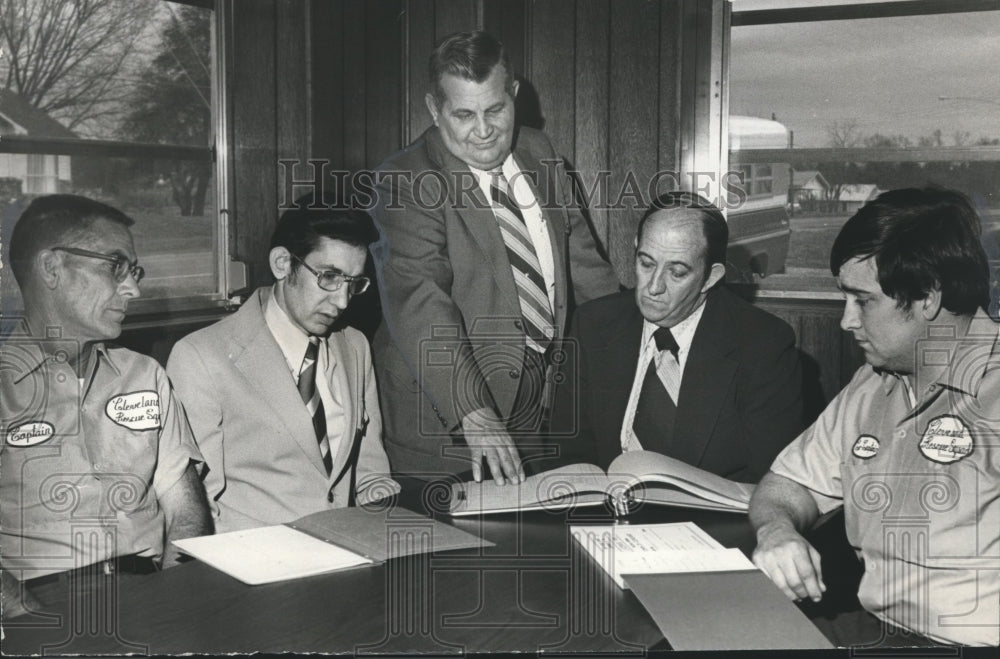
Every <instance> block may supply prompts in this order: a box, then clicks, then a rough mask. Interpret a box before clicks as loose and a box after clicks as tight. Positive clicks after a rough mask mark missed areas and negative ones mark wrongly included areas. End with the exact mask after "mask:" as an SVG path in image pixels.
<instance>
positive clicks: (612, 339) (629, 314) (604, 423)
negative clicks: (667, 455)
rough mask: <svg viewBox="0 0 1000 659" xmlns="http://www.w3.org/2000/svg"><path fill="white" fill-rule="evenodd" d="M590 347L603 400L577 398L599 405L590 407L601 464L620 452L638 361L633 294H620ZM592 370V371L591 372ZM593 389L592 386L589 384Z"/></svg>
mask: <svg viewBox="0 0 1000 659" xmlns="http://www.w3.org/2000/svg"><path fill="white" fill-rule="evenodd" d="M601 330H602V331H601V333H600V334H599V335H598V336H597V340H596V342H595V347H594V350H593V356H592V360H593V362H592V363H593V364H599V365H601V366H602V368H601V369H600V371H599V372H600V373H601V375H602V376H603V377H604V379H605V381H604V382H603V383H596V384H598V385H599V388H597V389H596V390H597V391H600V396H601V398H602V399H603V400H600V401H591V400H584V401H580V402H581V404H583V405H591V404H598V403H599V405H600V409H595V410H592V413H593V414H592V417H591V418H592V419H593V420H594V425H595V430H596V433H595V436H596V441H597V446H598V456H599V458H600V464H604V465H606V464H609V463H610V462H611V461H612V460H614V458H615V456H617V455H619V454H620V453H621V451H622V447H621V426H622V421H623V419H624V418H625V409H626V408H627V407H628V398H629V394H631V393H632V380H633V378H634V377H635V369H636V364H638V362H639V342H640V341H641V340H642V315H641V314H640V313H639V309H638V307H636V305H635V301H634V298H633V296H632V293H631V292H630V293H629V294H627V295H626V294H622V296H621V305H620V309H619V310H618V312H617V313H615V314H614V316H613V317H609V318H608V322H607V323H605V324H604V325H603V326H602V328H601ZM593 372H594V371H591V373H593ZM591 388H594V385H591Z"/></svg>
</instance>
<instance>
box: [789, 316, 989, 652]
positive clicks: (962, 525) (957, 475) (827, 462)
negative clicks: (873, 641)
mask: <svg viewBox="0 0 1000 659" xmlns="http://www.w3.org/2000/svg"><path fill="white" fill-rule="evenodd" d="M944 334H945V336H941V335H940V333H937V335H936V336H934V337H932V338H928V339H925V340H921V341H919V342H918V344H917V345H916V346H915V350H916V351H917V358H918V362H919V364H920V366H919V367H918V369H917V372H916V374H915V376H913V377H911V378H910V380H909V385H910V387H911V389H912V394H913V398H912V400H911V397H910V396H909V395H908V394H907V386H905V384H906V383H904V381H903V380H901V379H900V378H899V377H897V376H895V375H893V374H891V373H886V372H880V371H878V370H876V369H874V368H872V367H871V366H863V367H862V368H861V369H859V370H858V372H857V373H856V374H855V375H854V378H853V379H852V380H851V382H850V383H849V384H848V385H847V387H845V388H844V390H843V391H842V392H841V393H840V394H839V395H838V396H837V397H836V398H835V399H834V400H833V402H831V403H830V405H829V406H828V407H827V408H826V410H825V411H824V412H823V414H822V415H821V416H820V417H819V419H818V420H817V421H816V423H815V424H813V426H812V427H810V428H809V429H807V430H806V431H805V432H804V433H803V434H802V435H800V436H799V437H798V438H797V439H796V440H795V441H793V442H792V443H791V444H790V445H789V446H788V447H786V448H785V450H784V451H783V452H782V453H781V454H780V455H779V456H778V457H777V459H776V460H775V462H774V465H773V466H772V467H771V470H772V471H774V472H775V473H776V474H779V475H781V476H784V477H785V478H789V479H791V480H793V481H795V482H797V483H800V484H801V485H803V486H805V487H806V488H808V490H809V492H810V494H811V495H812V497H813V499H814V500H815V501H816V504H817V506H818V508H819V510H820V512H822V513H825V512H828V511H831V510H833V509H835V508H837V507H839V506H843V507H844V517H845V523H846V530H847V537H848V540H849V541H850V543H851V545H852V546H853V547H854V548H855V549H856V551H857V552H858V554H859V556H860V557H861V559H862V560H863V561H864V565H865V573H864V576H863V578H862V580H861V586H860V589H859V592H858V597H859V599H860V601H861V604H862V605H863V606H864V607H865V609H867V610H868V611H870V612H872V613H873V614H875V615H876V616H878V617H879V618H881V619H883V620H886V621H888V622H891V623H894V624H896V625H899V626H902V627H906V628H909V629H911V630H914V631H916V632H919V633H921V634H924V635H926V636H928V637H930V638H932V639H935V640H938V641H943V642H948V643H961V644H967V645H997V644H998V643H1000V347H998V342H997V324H996V323H994V322H993V321H992V320H990V319H989V317H987V316H986V315H985V314H984V313H982V312H980V313H978V314H977V315H976V316H975V318H974V319H973V321H972V324H971V326H970V328H969V331H968V332H967V333H966V334H965V335H963V336H959V335H958V332H951V333H950V336H948V334H949V333H948V332H945V333H944ZM913 401H915V402H913Z"/></svg>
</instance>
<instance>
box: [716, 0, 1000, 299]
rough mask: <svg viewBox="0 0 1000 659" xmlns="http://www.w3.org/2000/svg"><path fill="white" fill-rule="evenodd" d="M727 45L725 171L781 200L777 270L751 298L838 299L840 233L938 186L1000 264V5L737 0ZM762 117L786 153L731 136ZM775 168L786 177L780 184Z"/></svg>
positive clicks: (970, 0)
mask: <svg viewBox="0 0 1000 659" xmlns="http://www.w3.org/2000/svg"><path fill="white" fill-rule="evenodd" d="M731 7H732V15H731V29H730V31H729V37H730V38H729V44H728V46H729V47H728V55H729V57H728V65H729V66H728V78H727V82H728V89H727V91H728V100H729V112H730V136H731V139H730V152H729V162H730V168H731V169H735V170H737V171H742V172H744V173H745V174H746V175H747V185H746V191H747V193H748V195H749V197H748V199H749V200H753V198H754V196H755V195H757V194H761V193H762V191H763V190H764V189H765V188H766V187H767V185H768V176H767V172H768V170H770V174H771V177H770V186H771V193H772V194H784V195H786V196H787V199H788V212H789V216H790V229H791V236H790V243H789V248H788V256H787V259H786V262H785V271H784V273H782V274H772V275H769V276H768V277H766V278H764V279H763V280H761V281H758V285H759V288H760V292H761V294H763V295H765V296H766V295H767V294H768V292H769V291H774V292H775V294H777V295H781V296H786V295H791V296H793V297H795V296H801V297H807V298H823V297H830V298H834V297H839V293H838V292H837V291H836V290H835V288H834V281H833V277H832V275H831V274H830V272H829V263H828V260H829V253H830V247H831V245H832V242H833V239H834V238H835V237H836V235H837V233H838V232H839V230H840V227H841V226H842V225H843V223H844V222H845V221H846V220H847V219H848V218H849V217H850V216H851V215H852V214H853V213H854V212H856V211H857V209H858V208H860V207H861V206H862V205H864V204H865V203H866V202H868V201H870V200H872V199H874V198H875V197H876V196H878V194H879V193H881V192H883V191H885V190H889V189H894V188H900V187H922V186H924V185H928V184H931V185H940V186H944V187H948V188H954V189H957V190H960V191H961V192H963V193H964V194H966V195H967V196H968V197H969V198H970V199H971V200H972V201H973V203H974V204H975V205H976V207H977V208H978V209H979V212H980V217H981V221H982V224H983V243H984V248H985V249H986V252H987V254H988V256H990V258H991V260H992V261H993V265H994V274H993V282H992V285H993V287H994V299H993V310H994V312H996V310H997V306H998V302H997V297H998V294H997V292H998V291H1000V283H998V282H997V281H996V279H997V276H996V267H997V265H998V264H1000V247H998V237H1000V87H998V86H997V72H996V67H995V66H993V65H992V64H989V63H992V62H997V61H1000V40H998V39H997V38H996V35H997V34H1000V6H997V5H996V4H993V5H988V3H983V2H978V1H976V0H953V1H951V2H948V3H943V2H927V3H914V2H865V1H859V0H816V1H810V2H806V1H805V0H733V2H732V5H731ZM745 116H751V117H770V118H772V120H773V121H776V122H777V123H779V124H780V125H782V126H784V127H785V128H786V129H787V131H788V147H787V148H785V149H780V150H775V149H761V148H757V147H755V146H754V145H752V144H747V143H745V141H743V143H741V141H740V140H738V139H735V136H734V133H733V126H734V125H735V124H734V122H733V121H732V119H733V118H734V117H745ZM775 163H783V164H784V166H786V167H787V168H788V169H789V174H788V177H787V179H785V180H779V177H778V173H779V168H778V166H776V164H775Z"/></svg>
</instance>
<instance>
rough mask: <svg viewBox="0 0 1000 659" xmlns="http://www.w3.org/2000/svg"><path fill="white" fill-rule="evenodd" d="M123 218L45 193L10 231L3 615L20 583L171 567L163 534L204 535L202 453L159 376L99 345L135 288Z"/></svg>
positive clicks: (1, 388)
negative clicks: (17, 314)
mask: <svg viewBox="0 0 1000 659" xmlns="http://www.w3.org/2000/svg"><path fill="white" fill-rule="evenodd" d="M132 224H133V221H132V219H131V218H129V217H128V216H127V215H125V214H124V213H121V212H120V211H118V210H116V209H114V208H111V207H110V206H107V205H105V204H102V203H99V202H97V201H92V200H90V199H86V198H84V197H77V196H73V195H50V196H46V197H39V198H38V199H36V200H34V201H33V202H32V203H31V204H30V205H29V206H28V208H27V209H26V210H25V211H24V213H23V214H22V216H21V218H20V220H19V221H18V223H17V225H16V226H15V227H14V231H13V234H12V237H11V243H10V253H11V266H12V269H13V272H14V276H15V278H16V279H17V282H18V284H19V286H20V288H21V293H22V296H23V298H24V308H25V317H24V320H23V322H22V323H21V324H20V327H18V328H17V329H16V330H15V331H14V333H13V334H11V335H10V336H8V337H6V339H5V340H4V343H3V345H2V347H0V432H2V438H3V443H2V444H0V472H2V479H0V525H2V529H0V540H2V546H0V555H2V558H3V585H4V595H5V600H4V605H5V607H6V611H5V613H6V614H8V615H16V614H18V613H22V612H23V608H22V607H21V595H22V593H23V592H24V591H23V588H24V587H25V586H27V587H28V588H29V593H30V587H31V586H32V585H33V584H36V583H39V582H41V581H49V580H53V579H58V578H64V577H66V576H67V575H69V576H75V575H78V574H80V572H87V573H95V574H100V573H104V574H107V573H109V572H112V571H117V572H124V573H129V572H132V573H147V572H150V571H153V570H155V569H158V568H159V567H161V566H162V567H169V566H171V565H173V564H175V563H176V561H177V559H178V554H177V552H176V550H174V549H172V548H171V546H170V544H169V543H170V541H171V540H175V539H179V538H185V537H190V536H196V535H203V534H206V533H211V531H212V526H211V518H210V517H209V514H208V506H207V503H206V501H205V494H204V491H203V489H202V487H201V484H200V483H199V481H198V476H197V473H196V470H195V467H194V463H196V462H200V461H201V454H200V453H199V452H198V449H197V446H196V445H195V442H194V438H193V437H192V435H191V431H190V428H189V427H188V423H187V420H186V417H185V415H184V411H183V408H182V407H181V406H180V404H179V403H178V402H177V400H176V399H175V398H174V395H173V393H172V391H171V388H170V383H169V381H168V380H167V376H166V374H165V373H164V371H163V369H162V368H161V367H160V366H159V365H158V364H157V363H156V362H155V361H154V360H153V359H151V358H149V357H145V356H143V355H139V354H137V353H135V352H132V351H131V350H126V349H124V348H121V347H118V346H114V345H112V344H109V343H105V342H106V341H108V340H110V339H114V338H116V337H118V335H119V334H120V333H121V326H122V320H123V319H124V318H125V312H126V309H127V307H128V303H129V300H131V299H133V298H135V297H138V296H139V281H140V280H141V279H142V276H143V269H142V267H141V266H139V265H138V264H137V263H136V254H135V247H134V245H133V242H132V235H131V233H130V231H129V226H131V225H132ZM69 571H72V572H69ZM27 601H30V595H29V596H28V599H27Z"/></svg>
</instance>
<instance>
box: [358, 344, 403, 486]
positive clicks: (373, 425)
mask: <svg viewBox="0 0 1000 659" xmlns="http://www.w3.org/2000/svg"><path fill="white" fill-rule="evenodd" d="M352 344H353V345H354V348H355V351H356V352H357V355H358V362H359V363H360V364H361V368H360V371H361V374H362V376H363V380H362V381H361V385H362V386H363V387H364V414H365V415H366V416H367V420H368V423H367V424H366V426H365V435H364V437H362V439H361V452H360V453H359V454H358V480H357V503H358V504H359V505H360V504H364V503H367V502H369V501H375V500H377V499H381V498H384V497H387V496H390V495H392V494H395V493H397V492H399V483H397V482H396V481H394V480H393V479H392V478H391V477H390V476H389V458H388V457H386V454H385V449H384V448H383V447H382V413H381V412H380V410H379V402H378V390H377V388H376V386H375V371H374V369H373V368H372V360H371V351H370V349H369V347H368V342H367V341H366V340H365V339H364V337H362V336H361V335H360V334H358V335H357V337H356V341H352Z"/></svg>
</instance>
